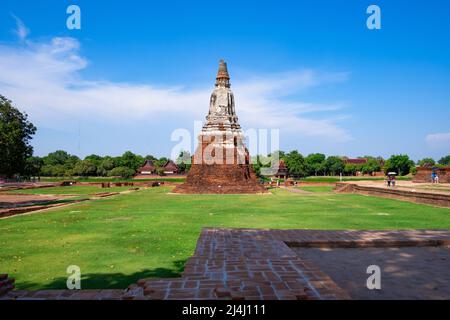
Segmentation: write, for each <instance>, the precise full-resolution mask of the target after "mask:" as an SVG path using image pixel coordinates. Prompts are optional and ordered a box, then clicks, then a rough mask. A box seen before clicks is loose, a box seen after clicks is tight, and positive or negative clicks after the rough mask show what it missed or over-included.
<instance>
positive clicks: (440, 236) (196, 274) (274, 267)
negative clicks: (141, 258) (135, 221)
mask: <svg viewBox="0 0 450 320" xmlns="http://www.w3.org/2000/svg"><path fill="white" fill-rule="evenodd" d="M435 245H450V231H449V230H434V231H427V230H410V231H320V230H261V229H218V228H207V229H203V231H202V233H201V235H200V238H199V239H198V242H197V248H196V250H195V254H194V255H193V256H192V257H191V258H189V260H188V261H187V263H186V266H185V270H184V272H183V274H182V277H181V278H170V279H154V278H151V279H141V280H139V281H138V283H137V284H133V285H130V286H129V287H128V288H127V289H126V290H125V291H122V290H80V291H68V290H45V291H35V292H30V291H10V292H9V293H7V294H6V295H4V296H3V298H4V299H234V300H242V299H245V300H257V299H282V300H288V299H291V300H293V299H300V300H302V299H349V298H350V297H349V295H348V294H347V292H345V291H344V290H343V289H341V288H340V287H339V286H338V285H337V284H336V283H335V282H334V281H333V280H331V278H330V277H329V276H328V275H326V274H325V273H323V272H322V271H321V270H319V269H318V268H317V267H316V266H315V265H314V264H313V263H311V262H310V261H307V260H305V259H304V258H301V257H299V256H298V255H297V254H296V252H295V251H294V250H293V249H291V248H292V247H380V246H381V247H382V246H435Z"/></svg>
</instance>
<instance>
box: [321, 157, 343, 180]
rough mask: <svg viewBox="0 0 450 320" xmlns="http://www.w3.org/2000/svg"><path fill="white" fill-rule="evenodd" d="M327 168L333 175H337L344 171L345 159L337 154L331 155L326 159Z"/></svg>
mask: <svg viewBox="0 0 450 320" xmlns="http://www.w3.org/2000/svg"><path fill="white" fill-rule="evenodd" d="M325 169H326V171H327V173H329V174H331V175H333V176H334V175H337V174H340V173H341V172H344V161H343V160H342V159H341V158H340V157H337V156H329V157H328V158H327V159H326V160H325Z"/></svg>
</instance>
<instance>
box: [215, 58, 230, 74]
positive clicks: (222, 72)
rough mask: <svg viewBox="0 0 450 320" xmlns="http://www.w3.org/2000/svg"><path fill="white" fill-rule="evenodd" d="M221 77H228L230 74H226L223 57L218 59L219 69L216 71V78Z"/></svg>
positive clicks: (225, 64)
mask: <svg viewBox="0 0 450 320" xmlns="http://www.w3.org/2000/svg"><path fill="white" fill-rule="evenodd" d="M221 78H225V79H230V75H229V74H228V69H227V63H226V62H225V61H224V60H223V59H220V61H219V71H218V72H217V77H216V79H221Z"/></svg>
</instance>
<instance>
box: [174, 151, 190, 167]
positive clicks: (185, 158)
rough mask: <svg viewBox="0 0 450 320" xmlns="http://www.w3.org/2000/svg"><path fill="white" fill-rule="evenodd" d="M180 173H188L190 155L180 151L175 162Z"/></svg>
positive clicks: (187, 152)
mask: <svg viewBox="0 0 450 320" xmlns="http://www.w3.org/2000/svg"><path fill="white" fill-rule="evenodd" d="M175 163H176V164H177V166H178V168H179V169H180V171H181V172H188V171H189V170H190V169H191V154H190V152H189V151H184V150H182V151H181V152H180V154H179V155H178V158H177V160H176V161H175Z"/></svg>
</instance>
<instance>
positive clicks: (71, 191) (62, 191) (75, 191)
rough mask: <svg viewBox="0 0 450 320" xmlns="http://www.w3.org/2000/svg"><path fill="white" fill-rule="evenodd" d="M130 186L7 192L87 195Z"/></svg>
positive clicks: (71, 187)
mask: <svg viewBox="0 0 450 320" xmlns="http://www.w3.org/2000/svg"><path fill="white" fill-rule="evenodd" d="M132 188H133V187H111V188H101V187H99V186H67V187H49V188H36V189H22V190H13V191H8V193H21V194H76V195H89V194H95V193H102V192H120V191H125V190H129V189H132Z"/></svg>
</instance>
